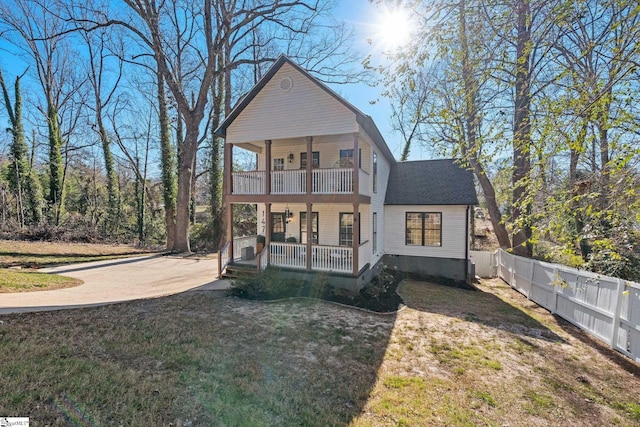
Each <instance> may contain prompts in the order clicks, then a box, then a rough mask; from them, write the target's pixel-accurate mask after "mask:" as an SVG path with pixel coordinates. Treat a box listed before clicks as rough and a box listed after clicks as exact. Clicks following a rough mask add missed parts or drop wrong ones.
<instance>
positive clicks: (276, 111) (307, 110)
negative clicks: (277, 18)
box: [225, 64, 358, 144]
mask: <svg viewBox="0 0 640 427" xmlns="http://www.w3.org/2000/svg"><path fill="white" fill-rule="evenodd" d="M286 77H288V78H290V79H291V80H292V81H293V87H292V88H291V89H290V90H289V91H284V90H282V89H281V88H280V83H281V81H282V80H283V78H286ZM357 130H358V124H357V122H356V115H355V114H354V113H353V112H352V111H351V110H349V109H348V108H347V107H345V106H344V105H343V104H342V103H340V102H339V101H338V100H336V99H335V98H334V97H332V96H331V95H329V94H328V93H327V92H326V91H325V90H323V89H322V88H320V87H319V86H318V85H316V84H315V83H313V82H312V81H310V80H309V79H308V78H307V77H305V76H304V75H303V74H301V73H300V72H298V71H297V70H295V69H294V68H293V67H291V66H290V65H289V64H284V65H283V66H282V68H281V69H280V70H279V71H278V72H277V73H276V74H275V76H273V78H272V79H271V80H270V81H269V82H268V83H267V84H266V85H265V87H264V88H262V90H261V91H260V93H258V95H256V97H255V98H254V99H253V100H252V102H251V103H250V104H249V105H248V106H247V107H246V108H245V109H244V111H242V112H241V113H240V114H239V115H238V117H236V119H235V120H234V121H233V123H232V124H231V125H230V126H229V128H228V129H227V136H226V139H225V142H226V143H230V144H236V143H242V142H251V141H264V140H265V139H271V140H274V139H281V138H296V137H305V136H318V135H335V134H346V133H353V132H357Z"/></svg>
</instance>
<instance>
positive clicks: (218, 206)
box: [209, 54, 225, 248]
mask: <svg viewBox="0 0 640 427" xmlns="http://www.w3.org/2000/svg"><path fill="white" fill-rule="evenodd" d="M216 63H217V65H216V66H217V67H218V69H219V70H221V69H222V68H223V67H224V57H223V56H222V55H221V54H218V58H217V61H216ZM223 93H224V75H223V74H222V73H218V75H217V76H216V79H215V83H214V84H213V85H212V86H211V95H212V97H211V98H212V99H213V126H212V134H211V159H210V161H211V166H210V167H211V170H210V171H209V189H210V194H209V195H210V204H211V227H212V230H211V233H212V236H211V237H212V239H213V242H212V243H213V245H214V247H215V248H220V247H221V246H222V240H223V237H224V235H225V233H224V215H223V212H224V204H223V200H222V199H223V197H224V196H223V193H222V191H223V184H222V180H223V179H224V178H223V176H222V175H223V174H221V170H222V169H221V166H222V165H221V161H222V151H221V150H222V147H221V145H222V144H223V143H224V142H221V138H218V137H217V136H216V135H214V134H213V131H215V129H217V128H218V126H220V124H221V123H222V111H223V101H224V98H223Z"/></svg>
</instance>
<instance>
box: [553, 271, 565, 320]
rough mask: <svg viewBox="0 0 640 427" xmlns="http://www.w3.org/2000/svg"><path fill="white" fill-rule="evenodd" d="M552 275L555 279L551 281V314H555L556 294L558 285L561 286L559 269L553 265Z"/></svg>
mask: <svg viewBox="0 0 640 427" xmlns="http://www.w3.org/2000/svg"><path fill="white" fill-rule="evenodd" d="M553 277H555V278H556V279H555V280H554V281H553V282H551V285H552V286H553V307H552V308H551V314H556V313H557V312H558V294H559V293H560V292H559V289H560V286H562V285H561V284H560V282H559V280H558V279H559V278H560V275H559V270H558V267H554V268H553Z"/></svg>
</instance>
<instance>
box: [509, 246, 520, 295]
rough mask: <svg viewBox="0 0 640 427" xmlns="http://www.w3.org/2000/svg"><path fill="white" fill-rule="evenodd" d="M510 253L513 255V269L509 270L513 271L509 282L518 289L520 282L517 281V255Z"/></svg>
mask: <svg viewBox="0 0 640 427" xmlns="http://www.w3.org/2000/svg"><path fill="white" fill-rule="evenodd" d="M509 255H511V270H509V272H510V273H511V278H510V283H509V284H510V285H511V287H512V288H516V289H518V284H517V283H516V256H515V255H514V254H509Z"/></svg>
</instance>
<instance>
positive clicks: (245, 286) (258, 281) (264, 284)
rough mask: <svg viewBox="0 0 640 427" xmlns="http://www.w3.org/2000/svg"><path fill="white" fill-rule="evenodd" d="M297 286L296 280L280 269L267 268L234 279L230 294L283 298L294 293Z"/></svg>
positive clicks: (243, 296) (249, 297)
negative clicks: (253, 274) (254, 273)
mask: <svg viewBox="0 0 640 427" xmlns="http://www.w3.org/2000/svg"><path fill="white" fill-rule="evenodd" d="M297 286H298V283H297V282H296V281H295V280H293V279H290V278H287V277H284V276H283V275H282V273H281V272H280V270H278V269H275V268H267V269H266V270H265V271H263V272H262V273H259V274H257V275H255V276H247V277H242V278H238V279H236V280H234V281H232V282H231V288H230V289H229V290H228V295H231V296H237V297H241V298H248V299H268V298H281V297H286V296H290V295H292V293H293V291H294V290H295V289H296V287H297Z"/></svg>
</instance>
